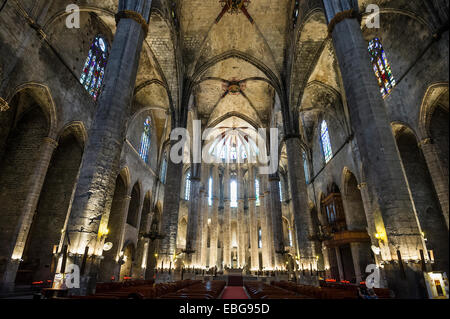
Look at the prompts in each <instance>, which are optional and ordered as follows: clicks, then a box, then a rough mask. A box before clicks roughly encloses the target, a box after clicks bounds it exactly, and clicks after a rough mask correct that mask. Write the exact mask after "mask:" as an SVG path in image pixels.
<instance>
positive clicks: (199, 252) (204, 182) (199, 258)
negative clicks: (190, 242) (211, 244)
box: [195, 165, 209, 266]
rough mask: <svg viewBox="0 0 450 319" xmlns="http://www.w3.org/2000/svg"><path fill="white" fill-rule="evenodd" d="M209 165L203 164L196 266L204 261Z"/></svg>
mask: <svg viewBox="0 0 450 319" xmlns="http://www.w3.org/2000/svg"><path fill="white" fill-rule="evenodd" d="M208 173H209V171H208V166H207V165H202V172H201V176H202V177H201V181H200V183H201V185H200V191H199V198H198V201H199V204H198V209H199V213H198V219H197V225H198V230H197V240H196V246H195V250H196V252H195V263H196V266H200V265H201V263H202V241H203V237H204V236H205V235H204V231H203V220H204V214H205V210H206V208H207V207H206V206H205V205H204V201H205V193H206V192H207V190H208Z"/></svg>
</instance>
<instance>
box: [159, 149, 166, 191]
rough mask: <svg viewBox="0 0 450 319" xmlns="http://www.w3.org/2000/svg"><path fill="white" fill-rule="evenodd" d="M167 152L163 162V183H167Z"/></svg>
mask: <svg viewBox="0 0 450 319" xmlns="http://www.w3.org/2000/svg"><path fill="white" fill-rule="evenodd" d="M166 156H167V154H164V158H163V162H162V164H161V177H160V178H161V183H163V184H165V183H166V175H167V158H166Z"/></svg>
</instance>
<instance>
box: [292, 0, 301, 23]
mask: <svg viewBox="0 0 450 319" xmlns="http://www.w3.org/2000/svg"><path fill="white" fill-rule="evenodd" d="M299 12H300V0H296V1H295V5H294V12H293V13H292V24H293V26H294V28H295V27H296V26H297V21H298V14H299Z"/></svg>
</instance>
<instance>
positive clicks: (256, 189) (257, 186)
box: [255, 179, 261, 206]
mask: <svg viewBox="0 0 450 319" xmlns="http://www.w3.org/2000/svg"><path fill="white" fill-rule="evenodd" d="M255 193H256V194H255V195H256V196H255V197H256V206H261V200H260V198H259V181H258V180H257V179H256V180H255Z"/></svg>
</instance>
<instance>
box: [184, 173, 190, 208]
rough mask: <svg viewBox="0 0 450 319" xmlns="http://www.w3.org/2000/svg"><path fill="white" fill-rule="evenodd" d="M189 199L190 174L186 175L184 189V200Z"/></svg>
mask: <svg viewBox="0 0 450 319" xmlns="http://www.w3.org/2000/svg"><path fill="white" fill-rule="evenodd" d="M190 198H191V173H190V172H189V173H187V174H186V186H185V188H184V199H185V200H187V201H188V200H189V199H190Z"/></svg>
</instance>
